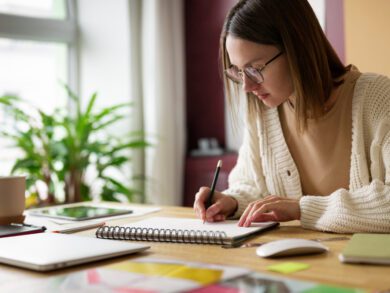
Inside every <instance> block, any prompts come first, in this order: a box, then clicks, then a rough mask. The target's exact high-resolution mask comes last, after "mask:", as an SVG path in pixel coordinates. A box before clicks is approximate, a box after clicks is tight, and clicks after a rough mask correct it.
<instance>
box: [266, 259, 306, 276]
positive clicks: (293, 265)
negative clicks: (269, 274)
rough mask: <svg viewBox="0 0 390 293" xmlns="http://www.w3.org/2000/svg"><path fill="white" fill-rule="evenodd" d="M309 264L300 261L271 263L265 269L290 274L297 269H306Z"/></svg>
mask: <svg viewBox="0 0 390 293" xmlns="http://www.w3.org/2000/svg"><path fill="white" fill-rule="evenodd" d="M309 267H310V266H309V265H308V264H305V263H300V262H284V263H280V264H276V265H271V266H268V267H267V270H269V271H273V272H278V273H283V274H290V273H294V272H297V271H302V270H306V269H308V268H309Z"/></svg>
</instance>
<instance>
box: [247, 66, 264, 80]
mask: <svg viewBox="0 0 390 293" xmlns="http://www.w3.org/2000/svg"><path fill="white" fill-rule="evenodd" d="M244 71H245V74H246V76H248V77H249V78H250V79H251V80H252V81H253V82H255V83H262V82H263V81H264V78H263V75H262V74H261V72H260V71H259V70H258V69H256V68H253V67H246V68H245V69H244Z"/></svg>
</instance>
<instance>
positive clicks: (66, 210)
mask: <svg viewBox="0 0 390 293" xmlns="http://www.w3.org/2000/svg"><path fill="white" fill-rule="evenodd" d="M132 212H133V211H132V210H130V209H123V208H122V209H121V208H113V207H98V206H88V205H82V206H58V207H48V208H43V209H39V210H32V211H30V212H29V214H30V215H32V216H42V217H50V218H57V219H64V220H72V221H84V220H91V219H96V218H104V217H112V216H118V215H126V214H131V213H132Z"/></svg>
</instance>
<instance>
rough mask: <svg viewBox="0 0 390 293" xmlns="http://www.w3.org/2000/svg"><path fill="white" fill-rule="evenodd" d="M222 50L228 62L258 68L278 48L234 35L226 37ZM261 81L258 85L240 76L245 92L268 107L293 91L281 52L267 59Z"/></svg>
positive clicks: (244, 76)
mask: <svg viewBox="0 0 390 293" xmlns="http://www.w3.org/2000/svg"><path fill="white" fill-rule="evenodd" d="M226 49H227V52H228V54H229V59H230V62H231V65H234V66H236V67H237V68H238V69H241V70H243V69H244V68H246V67H253V68H261V67H262V66H263V65H265V63H267V62H268V61H269V60H271V59H272V58H273V57H275V56H276V55H277V54H278V53H279V52H280V51H279V49H278V48H277V47H275V46H271V45H262V44H258V43H254V42H250V41H246V40H243V39H240V38H237V37H233V36H229V35H228V36H227V38H226ZM261 73H262V75H263V77H264V81H263V82H262V83H260V84H258V83H256V82H254V81H252V80H251V79H250V78H248V76H247V75H246V74H243V75H242V78H243V82H242V87H243V89H244V91H245V92H251V93H253V94H254V95H256V96H257V97H258V98H259V99H260V100H261V101H262V102H263V103H264V104H265V105H267V106H268V107H277V106H279V105H280V104H282V103H283V102H285V101H286V100H287V99H288V97H290V96H291V95H292V93H293V91H294V89H293V84H292V80H291V75H290V70H289V67H288V64H287V58H286V55H285V54H282V55H281V56H279V57H277V58H276V59H274V60H273V61H272V62H270V63H269V64H268V65H267V66H266V67H265V68H264V70H262V71H261Z"/></svg>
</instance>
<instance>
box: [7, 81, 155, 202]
mask: <svg viewBox="0 0 390 293" xmlns="http://www.w3.org/2000/svg"><path fill="white" fill-rule="evenodd" d="M65 89H66V91H67V93H68V96H69V98H70V101H71V102H72V105H74V109H75V110H74V113H72V114H69V111H67V109H60V108H57V109H55V110H54V112H53V114H51V115H49V114H47V113H44V112H43V111H41V110H39V109H37V108H35V107H33V106H31V105H29V104H28V103H27V102H26V101H24V100H22V99H20V98H19V97H16V96H10V95H8V96H2V97H0V103H1V104H2V105H3V106H4V108H5V111H6V112H7V113H8V115H10V116H11V126H10V125H3V126H1V128H2V130H1V134H2V135H3V136H4V137H7V138H8V139H10V140H11V141H12V142H13V147H17V148H18V149H19V150H20V151H21V154H22V155H21V157H19V158H18V159H17V160H16V162H15V164H14V165H13V168H12V171H11V172H12V173H24V174H26V175H27V182H26V183H27V190H28V191H29V192H30V199H35V200H36V204H37V205H43V204H53V203H57V202H66V203H69V202H78V201H84V200H90V199H91V191H92V186H96V185H99V186H102V187H101V190H100V198H101V199H102V200H110V201H117V200H118V196H119V195H122V196H123V195H124V196H126V197H127V199H128V200H129V201H138V202H142V201H143V190H138V189H135V188H132V187H131V185H130V184H129V182H131V180H129V179H134V178H118V174H123V173H124V172H123V168H124V167H125V166H126V164H128V163H129V162H130V150H132V149H137V148H145V147H147V146H149V144H148V143H147V142H146V141H145V138H144V134H143V133H142V132H131V133H129V134H127V135H123V134H122V135H121V136H118V135H113V134H111V133H112V132H113V125H114V124H116V123H117V122H119V121H121V120H123V119H125V118H126V116H128V113H125V112H124V111H125V110H126V109H127V110H129V108H130V107H131V104H130V103H123V104H117V105H113V106H110V107H104V108H102V109H97V107H96V99H97V94H96V93H95V94H93V95H92V96H91V98H90V99H89V100H88V103H87V106H86V107H85V109H83V108H82V107H81V101H80V98H79V97H77V96H76V95H75V94H74V93H73V92H72V91H71V90H70V89H69V87H67V86H65ZM119 177H120V176H119ZM122 177H123V176H122ZM61 191H62V192H63V200H60V199H59V197H58V196H57V193H61ZM43 193H45V194H43Z"/></svg>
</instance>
